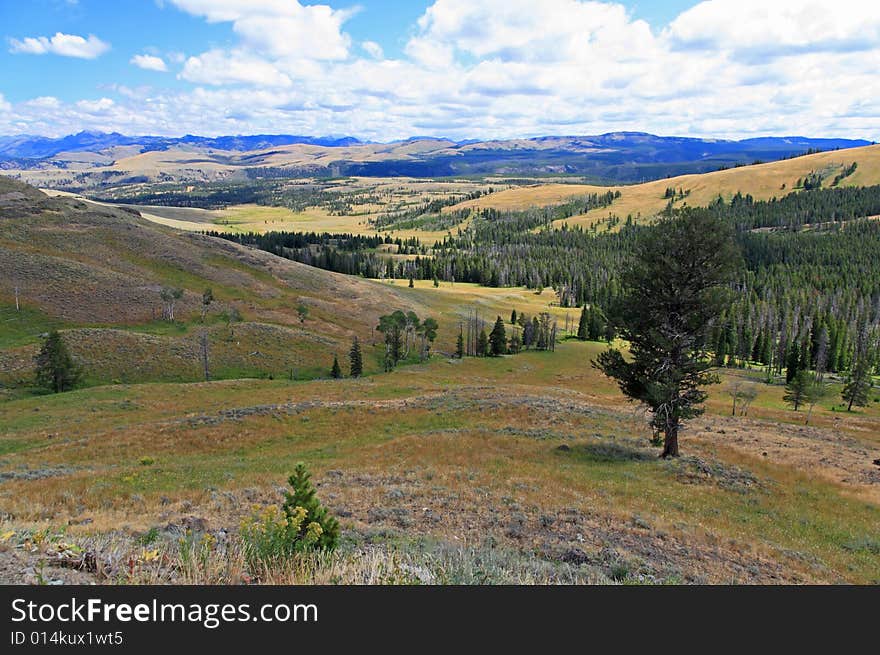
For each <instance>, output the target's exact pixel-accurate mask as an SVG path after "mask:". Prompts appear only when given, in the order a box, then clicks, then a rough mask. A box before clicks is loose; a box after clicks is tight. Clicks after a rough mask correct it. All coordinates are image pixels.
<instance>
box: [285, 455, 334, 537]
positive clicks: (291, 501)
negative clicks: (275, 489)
mask: <svg viewBox="0 0 880 655" xmlns="http://www.w3.org/2000/svg"><path fill="white" fill-rule="evenodd" d="M311 477H312V476H311V474H310V473H309V472H308V470H307V469H306V466H305V464H303V463H302V462H299V463H298V464H297V465H296V468H294V470H293V475H291V476H290V478H288V480H287V482H288V484H289V485H290V486H291V488H292V489H293V493H290V492H287V493H285V496H284V513H285V514H286V515H287V516H288V517H292V516H294V515H295V514H296V513H297V509H298V508H302V509H304V510H305V511H306V516H305V520H304V521H303V522H302V527H301V528H300V530H301V535H300V536H301V537H305V534H306V531H307V530H308V529H309V525H310V524H312V523H317V524H318V525H319V526H321V536H320V538H319V539H318V543H317V545H318V547H319V548H321V549H324V550H333V549H334V548H336V541H337V539H338V538H339V523H338V522H337V521H336V519H335V518H334V517H333V516H332V515H331V514H330V513H329V512H328V511H327V508H326V507H324V506H323V505H322V504H321V501H320V500H318V497H317V493H316V491H315V487H314V486H312V483H311Z"/></svg>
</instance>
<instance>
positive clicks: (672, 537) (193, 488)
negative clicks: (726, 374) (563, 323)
mask: <svg viewBox="0 0 880 655" xmlns="http://www.w3.org/2000/svg"><path fill="white" fill-rule="evenodd" d="M599 348H600V346H599V345H598V344H581V343H576V342H569V343H566V344H562V345H561V346H560V348H559V350H558V351H557V352H556V353H527V354H523V355H520V356H517V357H508V358H501V359H497V360H465V361H463V362H454V363H453V362H446V361H443V360H437V361H434V362H432V363H431V364H429V365H426V366H415V367H407V368H405V369H401V370H399V371H397V372H395V373H393V374H391V375H379V376H375V377H371V378H366V379H363V380H357V381H355V380H347V381H342V382H336V381H323V382H308V383H293V384H291V383H288V382H282V381H275V382H270V381H262V382H260V381H228V382H217V383H211V384H197V385H168V384H162V385H136V386H120V387H104V388H97V389H93V390H85V391H78V392H73V393H70V394H63V395H61V396H53V397H46V398H41V399H29V400H20V401H12V402H7V403H5V404H4V407H3V418H2V421H0V426H2V427H0V429H2V433H3V437H2V438H0V443H3V444H4V449H5V450H7V454H6V455H4V456H3V467H2V470H3V471H9V472H13V471H18V472H19V473H18V474H16V475H14V476H13V477H12V478H10V479H7V480H6V481H5V482H3V483H2V484H0V493H2V504H3V506H4V508H6V511H7V512H8V513H9V514H10V515H11V517H10V518H11V519H12V520H13V521H14V524H15V525H17V526H20V527H28V526H40V525H48V524H52V523H54V524H56V525H57V524H59V523H68V522H69V523H71V526H70V527H69V529H68V530H69V533H70V534H71V535H78V536H79V537H82V538H86V537H88V535H95V534H103V533H106V532H108V531H118V530H122V531H123V532H126V533H132V534H134V533H138V532H143V531H144V530H147V529H149V528H151V527H154V526H165V525H166V524H169V523H171V524H175V525H182V524H183V523H184V522H185V521H186V520H187V517H193V516H195V517H201V518H204V519H205V520H206V522H207V525H208V529H209V531H216V530H227V531H228V530H234V528H235V526H236V525H237V524H238V521H239V520H240V517H241V516H242V515H243V513H245V512H247V511H249V508H250V506H251V505H252V503H253V502H259V503H265V502H272V499H273V498H275V499H277V498H278V496H277V491H275V489H276V487H277V485H278V484H279V483H280V482H282V481H283V480H284V478H285V477H286V475H287V474H288V473H289V471H290V470H291V469H292V467H293V465H294V463H295V462H296V461H298V460H304V461H306V462H307V463H308V464H309V466H310V467H311V468H312V469H313V470H314V471H315V474H316V475H315V479H316V481H317V482H318V484H319V487H318V489H319V495H320V496H321V497H322V498H323V499H325V501H326V502H327V504H328V505H329V506H330V507H331V509H332V510H333V511H334V512H336V513H337V514H338V515H340V516H341V517H342V520H343V527H344V529H345V534H347V535H349V536H350V537H351V538H353V539H355V542H356V547H355V551H357V550H358V549H359V548H361V547H362V546H365V545H369V544H370V543H373V542H372V540H373V539H374V537H373V536H371V535H377V534H384V535H386V537H383V539H386V538H387V535H396V536H395V537H394V539H395V540H400V539H402V540H403V541H402V542H400V544H401V548H402V550H403V555H402V557H403V558H404V561H409V562H412V561H413V560H412V559H407V558H411V557H412V556H413V552H414V551H413V548H414V546H413V543H412V542H411V540H413V539H415V540H423V539H427V540H439V541H441V542H444V543H450V544H457V545H459V546H460V547H462V548H465V549H466V550H467V549H479V548H481V547H482V544H484V542H485V541H486V540H487V539H489V540H490V541H492V542H493V543H495V544H498V545H500V546H503V548H505V549H508V550H511V551H514V552H537V553H540V558H539V559H540V560H542V561H548V562H557V563H558V562H560V561H561V559H563V558H564V557H569V555H566V553H569V552H574V551H573V549H579V550H580V551H581V552H583V553H586V556H585V557H586V559H585V560H584V561H585V562H591V563H592V564H589V566H593V567H595V568H596V569H597V570H598V572H599V573H601V574H602V575H604V576H605V577H606V578H607V577H609V576H611V574H612V572H613V570H617V569H615V567H622V569H621V570H623V569H625V570H626V571H628V572H629V574H631V575H632V577H633V579H636V578H638V576H642V578H641V579H643V580H667V581H668V580H679V581H707V582H725V581H734V580H735V581H740V582H746V581H752V582H755V581H763V582H768V581H774V580H775V581H816V582H831V581H842V580H846V581H852V582H866V581H871V580H877V579H878V578H880V566H878V560H877V556H876V553H874V552H873V550H872V548H873V547H874V546H872V545H871V544H872V543H874V542H872V541H871V540H872V539H875V535H876V533H877V531H876V528H877V526H878V520H880V519H878V511H880V510H878V507H880V497H878V495H877V489H878V483H877V480H876V479H874V478H872V477H870V475H865V476H863V477H859V476H858V475H854V474H855V473H857V472H858V471H859V470H862V471H865V473H866V474H869V473H870V472H871V464H870V459H871V458H872V456H871V455H870V453H872V452H875V451H876V449H877V444H876V441H875V440H874V439H873V438H872V437H871V436H868V435H865V433H864V430H863V426H864V425H865V424H866V422H867V424H868V425H873V426H877V425H878V424H880V408H877V407H872V408H871V409H870V410H867V411H865V412H864V413H862V414H861V415H859V416H843V417H841V422H840V425H839V430H838V432H832V431H831V430H829V429H827V428H815V429H813V428H811V429H810V430H809V431H807V432H804V433H801V432H799V428H798V427H797V426H796V425H790V424H786V423H780V422H779V419H777V418H773V417H776V416H777V415H780V416H781V415H783V414H785V413H786V412H785V410H783V409H781V408H777V407H776V406H775V403H776V400H775V388H773V390H774V393H771V394H770V395H769V396H768V397H767V399H766V401H765V400H764V396H763V394H762V398H760V399H759V401H760V402H759V401H756V403H755V405H754V409H753V411H752V417H750V418H748V419H740V418H730V417H726V416H724V414H726V411H727V408H728V406H727V403H726V401H725V399H724V397H723V391H722V390H720V389H719V390H716V393H715V394H713V400H712V401H711V402H710V405H709V407H710V414H709V415H707V417H706V418H704V419H702V420H700V421H696V422H695V423H694V425H693V426H692V427H691V428H690V429H689V430H687V431H686V433H685V436H684V444H683V447H684V451H685V453H686V455H687V456H688V457H690V459H688V458H685V459H683V460H682V461H681V462H676V463H664V462H660V461H658V460H657V459H656V457H655V455H656V453H655V452H654V451H652V450H651V449H649V448H647V447H646V443H647V431H646V429H645V425H644V422H643V420H642V419H640V418H639V416H638V415H637V414H635V413H633V412H631V411H629V410H626V409H624V408H622V406H621V400H622V399H621V398H620V396H619V394H618V393H617V392H616V390H615V389H614V387H613V385H611V384H610V383H609V382H608V381H607V380H605V379H604V378H602V377H601V376H599V374H598V373H597V372H596V371H595V370H593V369H591V368H590V367H589V364H588V361H589V358H590V357H592V356H595V353H596V352H597V351H598V349H599ZM34 408H39V410H40V411H38V412H34V411H33V409H34ZM231 408H238V410H236V411H234V412H232V411H229V410H230V409H231ZM832 414H833V413H832V412H831V411H830V409H827V408H824V407H823V408H818V410H817V412H816V416H817V420H818V419H823V420H824V419H825V418H827V417H829V416H831V415H832ZM788 415H789V416H781V418H792V419H793V418H797V417H796V416H795V415H794V413H793V412H788ZM722 430H723V432H722ZM877 432H878V430H876V429H875V430H874V432H873V433H872V434H876V433H877ZM786 445H787V446H788V447H786ZM560 446H565V447H566V448H568V450H559V447H560ZM810 448H811V449H812V452H813V457H812V458H809V457H808V453H809V452H810ZM764 451H766V452H767V455H766V456H765V455H763V454H762V453H763V452H764ZM865 453H867V454H865ZM694 458H695V459H694ZM23 467H24V468H23ZM12 517H14V518H12ZM86 519H88V522H86V523H84V521H86ZM872 535H874V536H872ZM79 537H78V538H79ZM358 552H360V551H358ZM683 552H686V553H688V554H687V555H684V554H682V553H683ZM385 557H386V555H384V554H383V555H382V558H385ZM577 557H580V556H579V555H578V556H577ZM383 561H384V560H383ZM386 564H387V562H386ZM371 566H372V565H371ZM377 566H378V564H377ZM382 566H384V564H383V565H382ZM389 566H390V564H389ZM589 570H593V569H589ZM587 573H588V570H587V569H585V570H584V571H583V574H584V575H587ZM618 573H619V570H618ZM629 574H627V575H629ZM212 575H213V574H212ZM279 575H282V578H283V579H285V580H286V579H298V578H285V577H283V576H287V575H289V572H282V573H281V574H279ZM322 575H323V574H322ZM334 575H341V576H342V578H344V579H347V578H346V577H345V576H346V575H349V574H341V573H337V574H334ZM351 575H354V574H351ZM590 575H593V576H594V578H595V579H599V578H600V577H601V576H599V577H597V576H596V572H595V571H594V572H593V573H591V574H590ZM624 577H625V576H624ZM206 579H215V578H206ZM318 579H324V578H320V577H319V578H318Z"/></svg>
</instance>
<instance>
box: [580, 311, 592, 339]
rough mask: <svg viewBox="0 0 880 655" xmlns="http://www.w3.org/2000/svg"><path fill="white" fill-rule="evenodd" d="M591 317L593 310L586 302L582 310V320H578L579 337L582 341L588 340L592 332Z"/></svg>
mask: <svg viewBox="0 0 880 655" xmlns="http://www.w3.org/2000/svg"><path fill="white" fill-rule="evenodd" d="M590 318H591V312H590V309H589V306H588V305H586V304H585V305H584V308H583V309H582V310H581V318H580V321H578V331H577V338H578V339H580V340H581V341H586V340H587V337H588V336H589V334H590Z"/></svg>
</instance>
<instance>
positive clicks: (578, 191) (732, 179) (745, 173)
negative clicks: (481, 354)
mask: <svg viewBox="0 0 880 655" xmlns="http://www.w3.org/2000/svg"><path fill="white" fill-rule="evenodd" d="M852 162H857V163H858V168H857V169H856V172H855V173H854V174H853V175H851V176H849V177H847V178H845V179H844V180H843V181H842V182H841V185H842V186H868V185H873V184H880V145H877V146H865V147H862V148H851V149H848V150H840V151H832V152H822V153H818V154H815V155H808V156H805V157H797V158H795V159H787V160H782V161H776V162H771V163H767V164H759V165H753V166H742V167H739V168H732V169H728V170H724V171H716V172H713V173H705V174H703V175H682V176H679V177H672V178H668V179H663V180H656V181H654V182H647V183H645V184H635V185H624V186H613V187H600V186H592V185H581V184H571V185H568V184H548V185H540V186H529V187H521V188H516V189H509V190H505V191H499V192H497V193H493V194H491V195H489V196H484V197H482V198H478V199H477V200H470V201H467V202H464V203H460V204H459V205H456V206H454V207H451V208H449V210H448V211H453V210H456V209H462V208H465V207H495V208H497V209H510V210H515V209H526V208H528V207H532V206H544V205H552V204H559V203H561V202H564V201H565V200H566V199H568V198H571V197H573V196H578V195H585V194H591V193H605V192H606V191H609V190H611V191H620V193H621V197H620V199H618V200H615V201H614V204H612V205H611V206H610V207H605V208H601V209H594V210H592V211H589V212H587V213H586V214H583V215H580V216H575V217H572V218H569V219H566V222H567V223H569V224H572V225H583V226H589V225H591V224H593V223H595V222H596V221H598V220H601V219H603V218H606V217H608V216H609V215H614V216H617V217H619V218H621V219H623V218H625V217H626V216H627V215H632V217H633V218H634V219H638V218H639V217H641V218H642V219H647V218H650V217H653V216H655V215H656V214H657V213H658V212H660V211H661V210H662V209H663V208H664V207H666V204H667V202H668V200H667V199H665V198H664V197H663V195H664V193H665V191H666V189H667V187H674V188H675V189H679V188H681V189H683V190H684V191H690V195H689V196H688V197H687V198H685V199H684V200H681V201H677V202H676V206H681V205H682V204H683V203H687V204H688V205H690V206H705V205H707V204H709V203H710V202H711V201H712V200H714V199H715V198H717V197H718V196H719V195H720V196H722V197H724V198H725V199H728V200H729V199H730V197H731V196H733V195H734V194H736V193H737V192H742V193H743V194H746V193H750V194H751V195H752V196H754V197H755V198H756V199H759V200H767V199H769V198H772V197H774V196H776V197H778V196H782V195H785V194H787V193H790V192H791V191H792V190H794V188H795V184H796V182H797V180H798V179H799V178H803V177H805V176H806V175H808V174H809V173H811V172H813V171H817V172H818V171H823V170H827V171H829V172H830V173H831V175H830V176H831V177H832V178H833V175H834V174H835V173H837V172H840V170H842V169H843V168H844V167H846V166H848V165H849V164H851V163H852ZM783 185H785V187H784V188H783Z"/></svg>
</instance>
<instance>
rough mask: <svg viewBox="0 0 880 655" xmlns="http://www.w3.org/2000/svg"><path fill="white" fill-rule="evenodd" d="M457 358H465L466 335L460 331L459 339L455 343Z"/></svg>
mask: <svg viewBox="0 0 880 655" xmlns="http://www.w3.org/2000/svg"><path fill="white" fill-rule="evenodd" d="M455 356H456V357H457V358H458V359H461V358H463V357H464V335H463V334H462V333H461V331H459V333H458V339H456V341H455Z"/></svg>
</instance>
